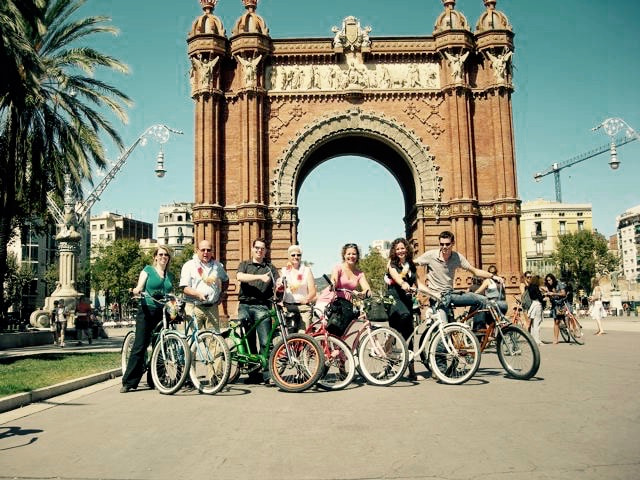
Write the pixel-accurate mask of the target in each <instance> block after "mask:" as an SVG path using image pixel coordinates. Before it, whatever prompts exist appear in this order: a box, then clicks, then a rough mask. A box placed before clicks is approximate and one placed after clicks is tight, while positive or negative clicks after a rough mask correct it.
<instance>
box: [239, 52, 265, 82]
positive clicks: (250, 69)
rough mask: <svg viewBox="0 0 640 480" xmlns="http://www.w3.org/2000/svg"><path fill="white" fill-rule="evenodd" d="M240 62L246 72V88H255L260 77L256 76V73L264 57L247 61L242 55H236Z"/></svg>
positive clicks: (260, 56) (259, 56)
mask: <svg viewBox="0 0 640 480" xmlns="http://www.w3.org/2000/svg"><path fill="white" fill-rule="evenodd" d="M236 58H237V59H238V61H239V62H240V63H241V64H242V69H243V72H244V86H245V87H255V86H256V84H257V80H258V77H257V75H256V71H257V69H258V64H259V63H260V60H261V59H262V55H258V56H257V57H255V58H252V59H250V60H247V59H245V58H243V57H241V56H240V55H236Z"/></svg>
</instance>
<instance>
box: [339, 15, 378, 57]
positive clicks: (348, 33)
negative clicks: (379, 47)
mask: <svg viewBox="0 0 640 480" xmlns="http://www.w3.org/2000/svg"><path fill="white" fill-rule="evenodd" d="M331 31H332V32H333V33H334V34H335V36H334V38H333V49H334V50H336V51H345V50H350V51H352V52H353V51H355V50H363V51H368V50H369V47H370V46H371V40H370V39H369V32H371V27H365V28H364V29H363V28H361V27H360V20H358V19H357V18H356V17H353V16H349V17H346V18H345V19H344V20H342V29H338V27H335V26H334V27H332V28H331Z"/></svg>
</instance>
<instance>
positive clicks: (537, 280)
mask: <svg viewBox="0 0 640 480" xmlns="http://www.w3.org/2000/svg"><path fill="white" fill-rule="evenodd" d="M529 273H531V272H529ZM529 285H537V286H538V287H539V286H540V275H532V276H531V280H529Z"/></svg>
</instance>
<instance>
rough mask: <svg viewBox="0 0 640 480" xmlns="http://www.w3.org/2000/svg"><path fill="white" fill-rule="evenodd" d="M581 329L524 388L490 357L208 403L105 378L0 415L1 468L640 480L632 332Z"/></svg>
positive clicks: (547, 334)
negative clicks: (442, 377) (460, 381)
mask: <svg viewBox="0 0 640 480" xmlns="http://www.w3.org/2000/svg"><path fill="white" fill-rule="evenodd" d="M582 322H583V325H584V327H585V340H586V344H585V345H584V346H579V345H575V344H567V343H560V344H558V345H551V344H550V343H546V344H545V345H543V346H542V347H541V355H542V363H541V367H540V370H539V372H538V375H537V376H536V377H535V378H534V379H532V380H530V381H518V380H513V379H510V378H508V377H506V376H505V373H504V370H503V369H502V367H501V366H500V364H499V362H498V360H497V357H496V355H495V354H493V353H486V354H485V355H483V358H482V363H481V366H480V369H479V371H478V373H477V375H476V376H475V377H474V378H473V379H472V380H470V381H469V382H467V383H466V384H464V385H461V386H446V385H442V384H439V383H437V382H435V381H434V380H431V379H428V380H422V381H419V382H409V381H407V380H402V381H400V382H398V383H397V384H396V385H394V386H392V387H386V388H385V387H372V386H369V385H366V384H363V383H362V382H356V383H355V384H353V385H352V386H350V387H349V388H347V389H346V390H344V391H341V392H324V391H320V390H315V389H312V390H310V391H308V392H305V393H301V394H287V393H283V392H280V391H278V390H277V389H276V388H269V387H265V386H255V385H251V386H246V385H244V384H241V383H240V384H236V385H232V386H230V388H229V389H227V390H226V391H223V392H221V393H219V394H218V395H215V396H206V395H200V394H198V393H197V392H194V391H183V392H179V393H178V394H177V395H174V396H163V395H160V394H158V392H156V391H154V390H149V389H147V388H146V386H145V385H144V383H143V384H141V385H140V388H139V390H138V391H135V392H130V393H127V394H120V393H119V386H120V380H119V379H113V380H109V381H106V382H102V383H100V384H97V385H94V386H92V387H88V388H84V389H81V390H77V391H75V392H71V393H68V394H66V395H63V396H58V397H54V398H51V399H49V400H48V401H45V402H41V403H36V404H33V405H30V406H28V407H24V408H22V409H17V410H13V411H10V412H6V413H4V414H0V450H1V451H2V453H3V454H0V471H2V476H3V477H6V478H19V479H23V478H51V477H54V478H55V477H58V478H67V479H68V478H92V479H94V478H109V479H176V478H212V477H213V478H234V479H238V478H256V477H260V478H263V479H276V478H277V479H282V478H293V479H298V478H300V479H325V478H331V479H338V478H339V479H364V478H366V479H373V478H395V479H427V478H429V479H432V478H442V479H466V478H480V479H575V478H580V479H581V480H584V479H602V478H616V479H637V478H640V463H639V462H640V455H639V453H640V452H639V447H638V445H640V433H639V432H640V415H639V412H640V409H639V407H638V401H637V398H638V395H639V394H640V376H639V375H638V365H639V363H640V362H639V360H640V354H639V353H638V348H637V345H638V342H640V333H638V332H637V329H638V322H637V321H636V320H635V318H634V317H630V320H627V319H626V317H623V318H622V319H620V318H618V319H616V320H613V319H607V320H605V329H606V330H607V331H608V332H609V333H608V334H607V335H603V336H595V335H593V332H594V331H595V329H594V328H593V327H592V325H591V323H590V322H591V321H590V320H587V319H583V320H582ZM618 322H619V323H618ZM551 325H552V324H551V322H550V321H548V320H547V321H545V325H544V328H543V331H542V338H543V340H544V341H545V342H550V341H551V328H550V327H551ZM619 328H625V330H619ZM417 371H418V373H421V372H424V369H423V368H422V366H421V365H420V364H418V366H417ZM34 459H37V461H35V460H34Z"/></svg>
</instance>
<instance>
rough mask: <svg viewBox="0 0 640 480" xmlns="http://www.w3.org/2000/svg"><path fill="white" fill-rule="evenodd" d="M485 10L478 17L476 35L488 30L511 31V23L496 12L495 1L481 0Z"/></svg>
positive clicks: (503, 15) (499, 12) (504, 16)
mask: <svg viewBox="0 0 640 480" xmlns="http://www.w3.org/2000/svg"><path fill="white" fill-rule="evenodd" d="M483 1H484V6H485V7H487V9H486V10H485V11H484V12H483V13H482V14H481V15H480V18H479V19H478V22H477V23H476V33H480V32H486V31H488V30H510V31H513V28H512V27H511V23H509V19H508V18H507V16H506V15H505V14H504V13H502V12H501V11H499V10H496V3H497V0H483Z"/></svg>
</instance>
